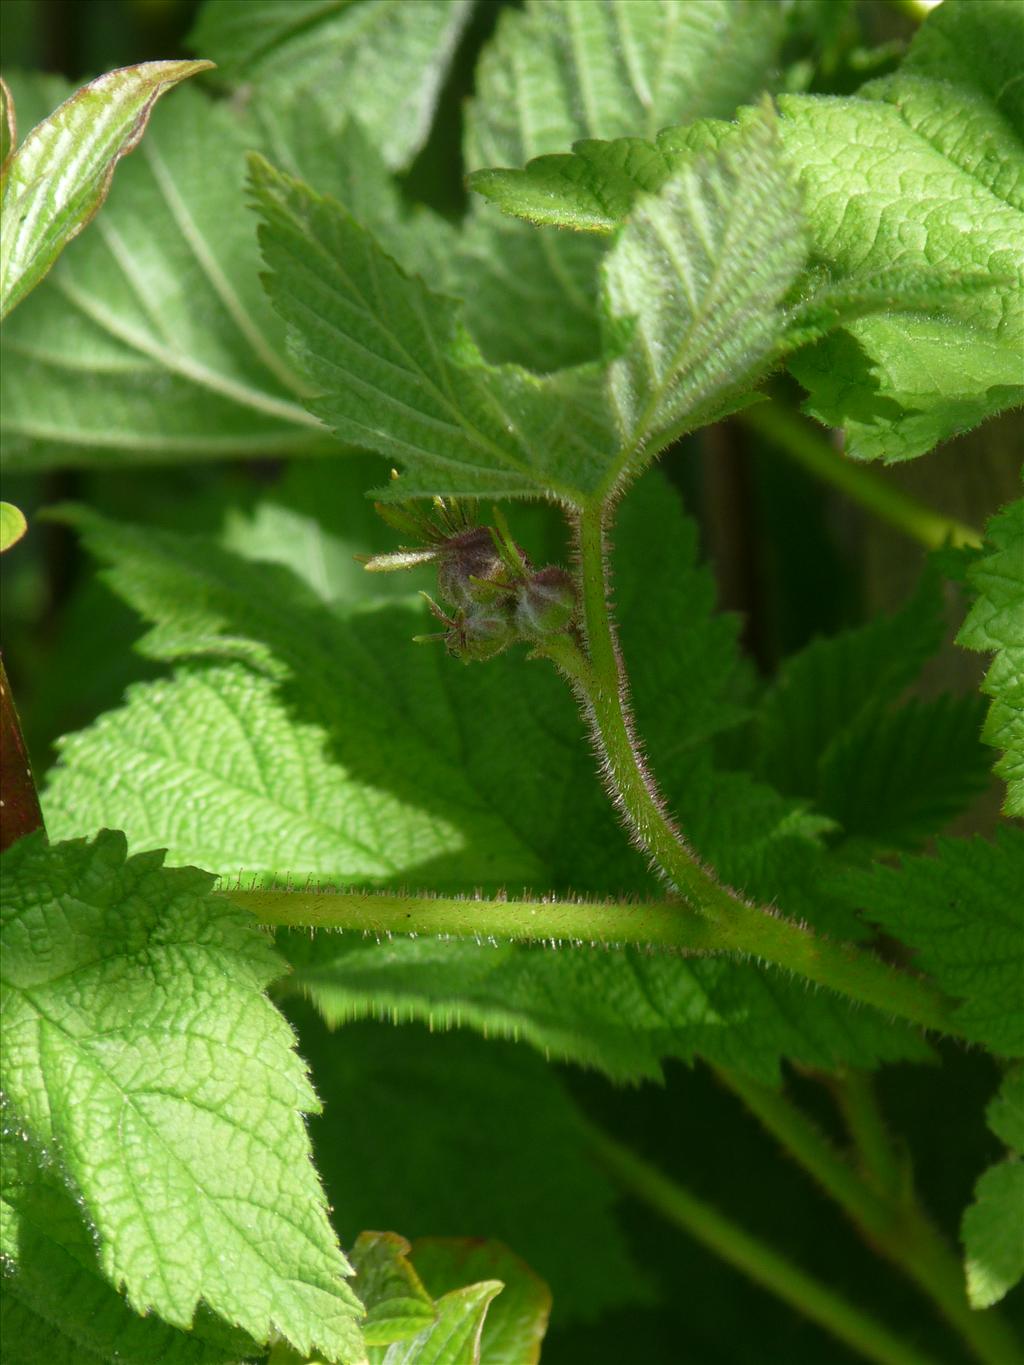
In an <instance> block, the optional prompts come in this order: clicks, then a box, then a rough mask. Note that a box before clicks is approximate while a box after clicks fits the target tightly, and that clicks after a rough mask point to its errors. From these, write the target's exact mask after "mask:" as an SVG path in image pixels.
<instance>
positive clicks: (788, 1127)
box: [715, 1068, 1022, 1365]
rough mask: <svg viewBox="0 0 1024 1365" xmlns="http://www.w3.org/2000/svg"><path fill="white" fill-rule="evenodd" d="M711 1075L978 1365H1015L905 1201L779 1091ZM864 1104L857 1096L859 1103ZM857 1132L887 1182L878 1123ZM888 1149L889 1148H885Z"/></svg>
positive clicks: (949, 1256)
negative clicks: (862, 1170) (915, 1290)
mask: <svg viewBox="0 0 1024 1365" xmlns="http://www.w3.org/2000/svg"><path fill="white" fill-rule="evenodd" d="M715 1071H716V1074H717V1075H718V1076H719V1078H720V1079H721V1080H722V1081H723V1083H724V1084H725V1085H727V1086H728V1087H729V1089H730V1090H732V1091H733V1092H734V1093H735V1094H736V1095H738V1096H739V1098H740V1099H741V1100H742V1101H743V1102H744V1104H745V1105H746V1106H747V1107H748V1108H749V1109H750V1110H751V1112H752V1113H754V1114H756V1116H757V1117H758V1119H760V1121H761V1122H762V1123H763V1124H764V1126H765V1128H767V1129H768V1131H769V1132H770V1133H771V1134H772V1135H773V1137H775V1138H776V1140H777V1141H778V1142H779V1143H780V1145H781V1146H782V1147H784V1148H785V1150H786V1151H787V1152H789V1154H790V1155H791V1156H792V1157H794V1158H795V1159H796V1160H797V1161H798V1162H799V1163H800V1165H801V1166H803V1167H804V1169H805V1170H806V1171H807V1172H808V1173H809V1174H810V1175H811V1176H812V1177H813V1178H814V1179H815V1180H816V1181H817V1182H818V1184H819V1185H820V1186H821V1188H822V1189H823V1190H824V1191H825V1193H826V1194H828V1195H829V1196H830V1198H832V1199H834V1200H835V1202H836V1203H837V1204H838V1205H839V1207H840V1208H841V1209H842V1210H843V1212H844V1213H845V1214H846V1215H847V1217H849V1219H850V1220H851V1222H852V1223H853V1224H854V1226H855V1227H856V1228H857V1229H858V1231H859V1232H860V1233H861V1235H862V1236H863V1237H864V1239H865V1240H866V1241H867V1242H868V1244H869V1245H870V1246H872V1247H874V1248H876V1249H877V1250H878V1251H880V1252H881V1253H882V1254H883V1255H885V1256H887V1257H888V1259H889V1260H890V1261H892V1262H893V1263H894V1264H895V1265H897V1266H898V1267H899V1268H900V1269H901V1270H902V1271H903V1272H904V1273H905V1274H906V1275H908V1276H909V1277H910V1279H912V1280H914V1281H915V1282H916V1283H917V1285H918V1287H919V1288H920V1289H921V1290H923V1292H924V1293H925V1294H926V1295H927V1296H928V1297H929V1298H930V1299H931V1300H932V1301H933V1302H934V1303H935V1305H936V1306H937V1308H938V1309H939V1311H940V1313H942V1315H943V1316H944V1317H945V1318H946V1320H947V1322H949V1323H950V1325H951V1326H952V1327H954V1328H955V1329H956V1330H957V1332H959V1333H960V1335H961V1337H962V1338H963V1340H964V1341H965V1342H966V1344H967V1345H968V1347H969V1348H970V1350H971V1351H972V1353H973V1354H974V1356H975V1357H976V1359H978V1360H979V1361H982V1362H984V1365H1019V1363H1020V1362H1021V1360H1022V1356H1021V1349H1020V1345H1019V1343H1018V1342H1017V1341H1016V1340H1015V1338H1014V1336H1013V1334H1012V1333H1011V1332H1010V1331H1009V1329H1008V1327H1007V1326H1006V1324H1005V1322H1003V1321H1002V1320H1001V1319H999V1318H997V1317H995V1316H993V1314H992V1313H990V1312H989V1313H976V1312H974V1311H973V1310H972V1309H971V1307H970V1305H969V1303H968V1301H967V1295H966V1292H965V1290H964V1275H963V1269H962V1267H961V1265H960V1262H959V1261H958V1260H957V1258H956V1256H954V1254H953V1253H952V1251H950V1249H949V1247H948V1246H947V1245H946V1243H945V1241H944V1240H943V1238H942V1236H941V1234H940V1233H939V1232H938V1230H937V1229H936V1228H934V1227H933V1226H932V1224H931V1223H930V1221H929V1219H928V1217H927V1215H926V1214H925V1213H924V1211H923V1210H922V1209H921V1207H920V1206H919V1205H918V1204H917V1202H916V1200H914V1199H913V1196H912V1195H911V1196H910V1197H909V1198H906V1197H902V1198H901V1197H898V1196H897V1197H892V1196H887V1194H886V1193H885V1192H884V1191H882V1190H881V1189H878V1188H875V1187H873V1186H872V1185H871V1184H869V1183H867V1181H865V1180H864V1179H863V1178H862V1177H861V1175H860V1174H858V1172H857V1171H856V1170H855V1169H854V1167H853V1166H852V1165H851V1164H850V1163H849V1161H847V1160H846V1159H845V1158H844V1157H843V1156H842V1155H841V1154H840V1153H839V1152H837V1151H836V1150H835V1148H834V1147H833V1146H832V1144H831V1143H830V1142H829V1141H828V1139H827V1138H826V1137H825V1136H824V1135H823V1134H822V1133H821V1132H820V1131H819V1129H818V1128H817V1126H816V1125H815V1124H814V1123H812V1122H811V1120H810V1119H808V1118H807V1117H806V1116H805V1115H804V1114H802V1113H801V1112H800V1110H799V1109H797V1108H796V1106H795V1105H793V1104H791V1103H790V1101H789V1100H787V1099H786V1097H785V1095H784V1094H783V1093H782V1091H781V1090H772V1089H769V1088H768V1087H767V1086H763V1085H759V1084H758V1083H757V1082H756V1081H753V1080H750V1079H749V1078H748V1077H746V1076H743V1075H742V1074H740V1073H739V1072H733V1071H723V1070H719V1069H718V1068H715ZM861 1098H863V1097H862V1096H858V1099H861ZM861 1118H862V1119H863V1120H864V1121H862V1122H859V1124H858V1126H859V1128H860V1130H861V1132H862V1133H863V1135H864V1136H865V1138H867V1139H868V1141H869V1142H870V1146H871V1149H872V1153H873V1158H874V1160H875V1161H876V1162H877V1163H879V1164H881V1166H882V1169H883V1170H884V1171H887V1172H888V1173H889V1174H892V1173H893V1172H894V1170H895V1157H894V1155H893V1154H892V1153H891V1151H890V1152H889V1153H888V1154H887V1155H886V1156H885V1158H884V1160H882V1158H881V1154H880V1153H879V1152H878V1151H877V1145H878V1139H879V1137H880V1136H882V1137H884V1124H883V1123H882V1121H881V1116H880V1115H876V1120H877V1121H872V1123H871V1124H870V1125H869V1124H868V1123H867V1122H866V1118H867V1116H866V1115H862V1116H861ZM885 1145H886V1147H888V1145H889V1144H888V1141H887V1139H886V1141H885Z"/></svg>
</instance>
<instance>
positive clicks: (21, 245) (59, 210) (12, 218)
mask: <svg viewBox="0 0 1024 1365" xmlns="http://www.w3.org/2000/svg"><path fill="white" fill-rule="evenodd" d="M209 66H210V63H209V62H205V61H203V62H144V63H143V64H142V65H141V66H127V67H123V68H121V69H120V70H119V71H111V72H108V74H107V75H105V76H100V77H99V78H98V79H97V80H94V81H91V82H90V84H88V85H84V86H82V88H81V89H80V90H77V91H76V92H75V93H74V94H73V95H71V96H70V97H69V98H68V99H67V100H65V102H64V103H63V104H62V105H61V106H60V108H59V109H55V110H54V112H53V113H52V114H50V115H49V117H48V118H46V119H44V120H43V121H42V122H41V123H39V124H37V125H36V127H35V128H33V129H32V131H31V132H30V133H29V134H28V136H27V137H26V138H25V139H24V141H23V142H22V143H21V146H20V147H18V148H17V150H16V151H14V153H13V155H11V156H10V157H9V158H8V153H7V151H5V153H4V162H5V164H4V169H3V180H2V190H0V238H2V242H3V246H2V249H0V317H6V316H7V314H8V313H9V312H10V311H11V309H12V308H15V307H17V305H18V304H19V303H20V302H21V300H22V299H23V298H24V297H25V295H26V294H28V293H29V292H30V291H31V290H32V289H34V288H35V286H36V285H37V284H38V283H39V281H40V280H41V279H42V278H43V276H44V275H45V274H46V273H47V271H48V270H49V269H50V267H51V266H52V265H53V263H54V261H55V260H56V259H57V257H58V256H59V255H60V253H61V252H62V251H63V250H64V248H65V247H66V246H67V244H68V242H70V241H71V239H72V238H73V237H76V236H77V235H78V233H80V232H81V231H82V229H83V228H84V227H85V226H86V225H87V224H88V223H89V222H90V220H91V219H92V218H93V216H94V215H95V214H96V212H97V211H98V209H99V207H100V205H101V204H102V203H103V201H104V199H105V198H106V197H107V191H108V190H109V189H110V182H111V179H112V178H113V174H114V170H115V167H116V166H117V163H118V162H119V161H120V159H121V158H122V157H123V156H125V155H126V154H127V153H128V152H130V151H132V150H133V149H134V148H135V147H136V146H137V145H138V143H139V140H140V138H141V137H142V135H143V133H144V132H145V131H146V124H147V122H148V121H149V115H150V113H151V112H152V109H153V106H154V105H155V104H156V102H157V100H158V99H159V98H160V96H161V95H163V94H165V93H166V92H167V91H168V90H172V89H173V88H174V86H176V85H177V84H179V82H181V81H183V80H187V79H188V77H189V76H194V75H195V74H196V73H197V72H199V71H205V70H207V69H208V68H209ZM4 91H5V109H4V118H3V124H4V126H5V127H7V115H8V108H7V107H6V100H7V97H8V96H7V87H6V86H5V87H4ZM8 150H9V149H8Z"/></svg>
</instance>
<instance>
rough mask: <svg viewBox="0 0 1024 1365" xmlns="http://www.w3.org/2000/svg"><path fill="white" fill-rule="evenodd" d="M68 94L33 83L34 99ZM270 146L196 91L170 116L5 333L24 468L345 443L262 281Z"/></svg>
mask: <svg viewBox="0 0 1024 1365" xmlns="http://www.w3.org/2000/svg"><path fill="white" fill-rule="evenodd" d="M55 84H56V87H57V89H56V92H55V90H54V87H55ZM61 91H62V87H61V86H60V83H55V82H53V81H52V80H48V79H46V80H44V79H41V78H36V79H34V80H31V81H23V82H21V83H20V84H19V87H18V98H19V105H20V106H22V107H24V106H25V105H26V104H29V103H30V102H34V103H35V104H37V105H38V104H39V103H40V102H41V101H42V100H43V99H44V98H46V99H52V98H59V94H60V92H61ZM308 112H309V117H310V120H311V121H312V119H313V116H314V112H315V107H311V108H310V110H309V111H308ZM323 135H326V133H324V134H323ZM257 137H258V134H257V132H256V131H255V130H254V129H252V128H251V127H247V125H246V124H245V122H244V121H243V120H242V119H241V118H240V117H239V116H238V114H237V112H236V111H235V110H234V109H232V108H231V107H230V106H229V105H227V104H226V103H212V102H210V101H209V100H207V99H206V98H204V97H203V96H202V95H200V93H199V92H198V91H195V90H189V89H184V90H181V91H179V92H178V93H177V96H176V98H175V99H173V100H169V101H167V103H166V104H163V105H162V106H161V107H160V108H159V109H157V110H156V112H155V115H154V117H153V119H152V121H151V124H150V127H149V129H148V131H147V134H146V137H145V138H144V139H143V141H142V143H141V145H140V147H139V149H138V151H137V152H136V154H135V155H134V156H132V157H130V158H129V159H128V160H127V161H126V162H125V163H124V165H123V166H122V167H121V168H120V169H119V171H118V174H117V176H116V178H115V181H114V184H113V188H112V192H111V196H110V199H109V200H108V202H107V204H106V205H105V207H104V210H103V213H102V214H100V215H99V217H98V218H97V220H96V222H95V224H94V225H93V227H92V230H91V231H90V232H88V233H85V234H83V236H82V237H81V238H80V240H78V241H77V242H75V243H74V244H73V246H72V247H71V249H70V250H69V251H68V252H67V253H66V254H65V255H64V257H63V258H62V259H61V261H60V262H58V264H57V266H56V267H55V269H54V270H53V271H52V272H51V274H50V277H49V278H48V279H47V280H46V282H45V283H44V285H43V286H42V288H41V289H40V290H39V291H38V292H37V293H36V295H35V297H34V298H33V300H32V307H31V308H28V309H22V310H20V311H19V312H18V313H17V315H16V316H14V317H12V318H10V319H9V320H8V321H7V322H6V323H5V324H4V329H3V364H2V365H0V383H2V401H3V411H4V441H5V461H6V462H7V465H8V467H9V468H28V469H38V468H45V467H47V466H50V465H53V464H61V465H64V464H69V463H76V464H96V463H110V464H118V465H124V464H137V463H153V462H159V461H167V460H174V461H182V460H204V459H216V458H235V459H238V458H250V457H252V456H261V455H262V456H266V455H281V454H294V453H304V452H308V451H316V450H324V449H330V448H331V447H332V446H333V444H334V443H333V442H332V441H331V439H330V437H329V435H328V434H327V433H326V432H324V431H323V430H322V428H320V427H319V424H318V423H317V422H316V420H315V419H314V418H313V417H311V416H310V414H309V413H308V412H307V411H306V410H305V408H304V407H303V406H302V404H301V403H300V402H299V401H298V398H299V397H300V395H301V394H302V393H303V392H304V389H303V385H302V382H301V380H300V379H299V378H298V376H297V375H296V374H295V373H294V372H293V371H292V370H291V368H290V366H289V365H288V363H287V361H286V360H285V358H284V337H283V329H282V328H281V326H280V323H279V322H278V321H277V319H276V317H275V316H274V313H273V311H272V309H271V308H270V307H269V305H268V303H267V301H266V297H265V295H264V292H263V289H262V287H261V286H260V282H259V278H258V268H259V251H258V247H257V244H256V241H255V237H254V233H253V230H252V224H251V222H250V221H249V220H248V219H247V216H246V214H245V211H244V204H245V195H244V174H245V163H244V153H245V150H246V149H247V148H248V147H250V146H252V145H253V143H254V141H256V139H257Z"/></svg>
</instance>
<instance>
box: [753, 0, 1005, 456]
mask: <svg viewBox="0 0 1024 1365" xmlns="http://www.w3.org/2000/svg"><path fill="white" fill-rule="evenodd" d="M1022 42H1024V11H1022V10H1021V8H1020V6H1019V5H1016V4H1014V3H1012V0H1010V2H1009V3H1003V0H996V3H992V4H984V5H976V4H973V3H966V2H965V0H951V2H950V0H947V3H944V4H943V5H941V6H939V7H938V8H937V9H936V10H935V11H934V12H933V13H932V14H931V15H930V16H929V18H928V19H927V21H926V23H924V24H923V25H922V27H921V29H920V31H919V33H918V35H917V37H916V38H915V41H914V44H913V46H912V48H911V51H910V54H909V57H908V59H907V61H906V62H905V63H904V65H903V67H902V68H901V69H900V70H899V71H898V72H897V73H896V74H895V75H894V76H891V77H887V78H885V79H883V80H881V81H877V82H874V83H872V84H870V85H868V86H866V87H865V88H864V89H863V90H862V91H861V92H860V95H859V96H858V97H855V98H843V99H838V98H822V97H813V96H807V97H803V96H801V97H784V98H783V99H782V100H781V101H780V104H781V108H782V113H783V119H782V138H783V142H784V145H785V148H786V152H787V154H788V156H789V158H790V160H791V163H792V165H793V166H794V169H795V170H796V171H797V172H798V174H799V179H800V186H801V189H802V191H803V193H804V201H805V207H806V212H807V216H808V222H809V225H810V230H811V235H812V248H813V251H814V252H815V254H816V255H817V256H818V257H819V258H820V259H821V260H822V261H823V262H825V263H827V264H828V266H829V268H830V269H831V270H832V271H833V272H834V273H835V274H836V275H837V276H839V277H842V276H845V275H849V274H852V273H858V272H863V271H865V270H868V271H877V270H882V269H885V268H889V267H892V266H894V265H898V266H899V267H901V268H903V269H913V270H928V269H936V270H939V271H941V273H942V274H943V275H944V276H945V277H946V278H947V279H948V281H949V297H948V300H947V302H946V306H945V307H944V308H942V309H938V310H936V312H935V313H934V314H933V315H932V316H929V317H914V316H910V315H905V314H899V313H897V314H894V315H892V316H887V317H875V318H870V319H865V320H863V321H860V322H856V323H853V324H851V325H850V327H849V329H848V331H847V332H846V333H844V334H840V335H837V336H835V337H833V338H831V339H830V340H828V341H826V342H825V343H824V344H823V345H819V346H817V347H815V348H813V349H811V350H809V351H807V352H805V353H803V354H801V355H799V356H797V357H794V359H793V360H792V361H790V368H791V369H792V371H793V373H794V374H795V375H796V377H797V378H798V379H799V380H800V382H801V383H802V384H804V386H805V387H806V388H808V390H809V392H810V398H809V400H808V408H809V410H810V411H811V412H813V413H814V415H815V416H817V417H819V418H820V420H822V421H824V422H826V423H828V424H829V425H833V426H843V428H844V430H845V434H846V441H847V450H848V451H849V452H850V453H851V454H852V455H855V456H858V457H860V458H863V459H874V458H882V459H885V460H886V461H893V460H900V459H907V458H909V457H910V456H913V455H918V454H921V453H922V452H924V451H927V450H929V449H931V447H932V446H934V445H935V444H936V443H937V442H939V441H941V440H945V439H947V438H948V437H949V436H952V435H955V434H956V433H957V432H959V431H964V430H966V429H968V428H969V427H971V426H974V425H976V424H977V423H978V422H980V421H982V420H983V419H984V418H986V417H988V416H990V415H992V414H993V413H996V412H999V411H1001V410H1002V409H1003V408H1005V407H1007V406H1009V405H1011V404H1012V403H1013V402H1015V401H1020V396H1021V392H1022V386H1021V378H1020V350H1021V345H1022V343H1024V308H1022V307H1021V279H1022V276H1024V262H1022V258H1021V252H1020V242H1021V239H1022V235H1024V216H1022V209H1024V197H1022V186H1024V156H1022V151H1021V142H1022V139H1024V115H1022V106H1021V100H1020V95H1019V93H1018V92H1017V91H1016V72H1015V71H1013V70H1012V68H1013V64H1014V61H1015V57H1014V54H1015V53H1016V52H1018V51H1019V50H1020V46H1021V43H1022ZM978 274H981V275H985V274H987V275H988V276H990V277H991V280H992V284H991V287H990V288H989V289H987V290H971V292H970V293H969V295H967V296H966V297H964V296H960V297H958V295H957V285H958V281H959V280H961V279H963V278H964V277H965V276H973V275H978Z"/></svg>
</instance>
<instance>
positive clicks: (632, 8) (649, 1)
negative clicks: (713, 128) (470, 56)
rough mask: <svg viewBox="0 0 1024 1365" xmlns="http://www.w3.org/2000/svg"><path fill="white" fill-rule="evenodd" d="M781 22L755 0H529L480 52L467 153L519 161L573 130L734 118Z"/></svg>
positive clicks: (765, 66)
mask: <svg viewBox="0 0 1024 1365" xmlns="http://www.w3.org/2000/svg"><path fill="white" fill-rule="evenodd" d="M783 25H784V15H783V12H782V6H780V5H773V4H769V5H765V4H762V3H760V0H740V3H734V0H606V2H605V3H602V4H593V3H591V0H565V3H563V4H561V5H559V6H557V7H555V6H551V5H549V4H544V3H539V0H530V3H528V4H527V5H526V6H525V8H524V9H523V10H521V11H520V10H507V11H505V12H504V13H503V14H502V15H501V18H500V19H499V22H498V28H497V31H496V33H495V35H494V38H493V39H492V41H491V43H490V44H489V45H488V47H487V48H486V49H485V51H484V54H483V56H482V57H481V59H480V64H479V68H478V71H477V79H476V91H475V95H474V99H473V102H472V103H471V105H470V108H469V111H468V114H467V138H466V161H467V163H468V165H469V167H470V169H471V170H472V169H476V168H477V167H480V166H522V165H524V164H525V163H526V162H527V161H529V160H530V159H531V158H532V157H536V156H542V155H544V154H545V153H548V152H558V151H561V150H563V149H564V148H565V147H568V146H569V145H570V144H571V143H573V142H575V141H576V140H577V139H579V138H585V137H590V138H614V137H623V136H636V137H647V138H650V137H653V136H654V134H655V133H656V132H657V131H658V130H659V129H660V128H664V127H665V126H666V125H668V124H678V123H684V122H687V121H688V120H689V119H692V118H695V117H700V116H705V117H719V118H728V117H731V115H732V113H733V110H734V109H735V108H736V106H737V105H738V104H742V103H743V102H744V101H745V100H747V99H749V98H750V96H751V95H753V94H755V93H756V92H758V91H760V90H763V89H764V88H765V86H766V85H767V84H768V82H769V80H770V79H771V76H772V74H773V68H774V64H775V58H776V53H777V50H778V45H779V43H780V41H781V38H782V32H783Z"/></svg>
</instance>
